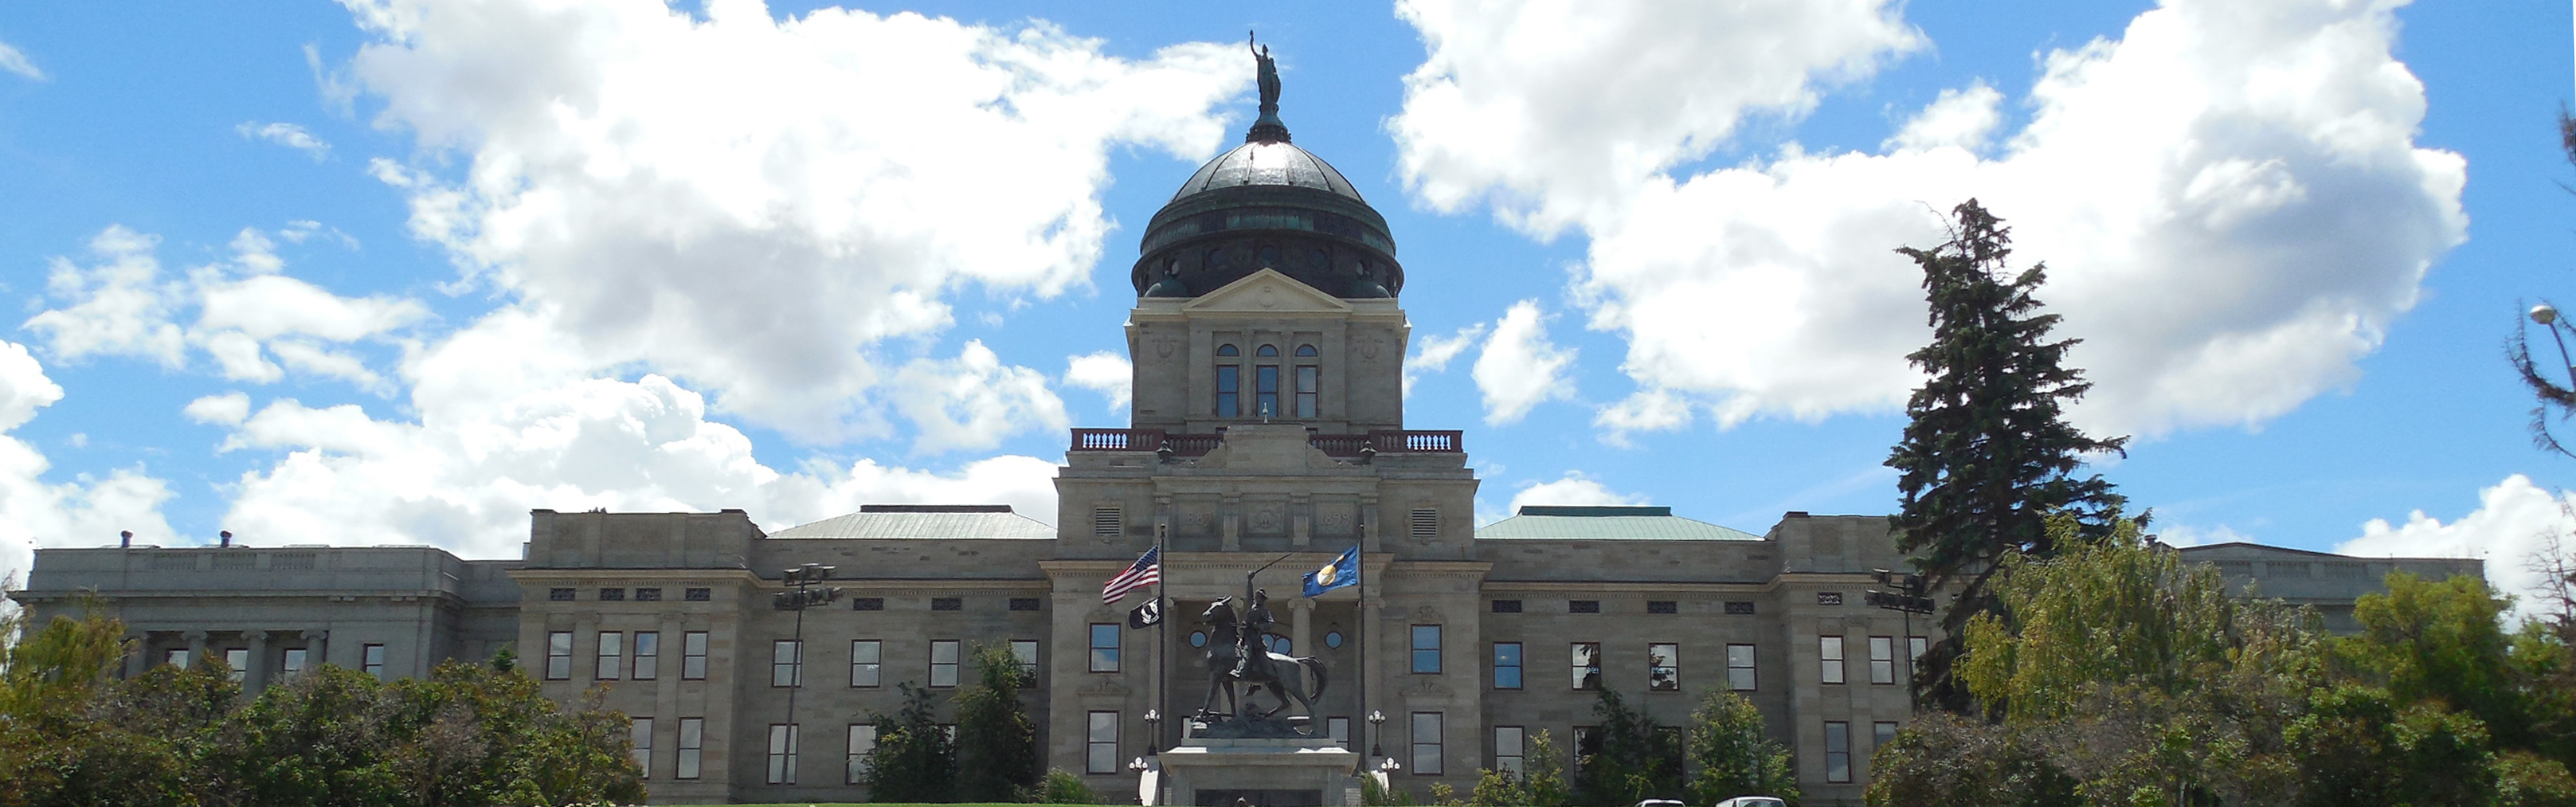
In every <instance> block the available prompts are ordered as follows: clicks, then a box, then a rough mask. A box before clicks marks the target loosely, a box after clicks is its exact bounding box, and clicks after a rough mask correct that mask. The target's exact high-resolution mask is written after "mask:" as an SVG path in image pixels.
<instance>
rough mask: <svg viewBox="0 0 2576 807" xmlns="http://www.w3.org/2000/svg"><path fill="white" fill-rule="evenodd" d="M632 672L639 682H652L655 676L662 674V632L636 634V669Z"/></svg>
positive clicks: (638, 632) (639, 632) (640, 632)
mask: <svg viewBox="0 0 2576 807" xmlns="http://www.w3.org/2000/svg"><path fill="white" fill-rule="evenodd" d="M631 672H632V673H633V677H634V679H635V680H638V681H650V680H653V678H654V676H657V675H661V674H662V633H661V632H660V631H650V630H647V631H637V632H636V633H635V669H634V670H632V671H631Z"/></svg>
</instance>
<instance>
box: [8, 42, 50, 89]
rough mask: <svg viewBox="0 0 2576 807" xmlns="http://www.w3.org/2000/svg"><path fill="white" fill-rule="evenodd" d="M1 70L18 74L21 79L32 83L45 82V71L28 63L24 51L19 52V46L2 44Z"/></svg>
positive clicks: (33, 63) (32, 63)
mask: <svg viewBox="0 0 2576 807" xmlns="http://www.w3.org/2000/svg"><path fill="white" fill-rule="evenodd" d="M0 70H6V71H8V72H11V73H16V74H18V77H19V78H24V79H28V80H32V81H43V80H45V71H43V70H38V69H36V63H35V62H31V61H28V60H27V54H26V53H25V52H24V51H20V50H18V48H17V46H14V45H11V44H9V43H7V42H0Z"/></svg>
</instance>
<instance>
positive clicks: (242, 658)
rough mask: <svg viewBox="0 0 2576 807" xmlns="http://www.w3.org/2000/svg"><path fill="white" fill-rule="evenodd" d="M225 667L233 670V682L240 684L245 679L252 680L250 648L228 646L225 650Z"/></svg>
mask: <svg viewBox="0 0 2576 807" xmlns="http://www.w3.org/2000/svg"><path fill="white" fill-rule="evenodd" d="M224 669H226V670H229V671H231V673H232V677H233V683H236V684H238V683H241V682H243V681H247V680H250V648H247V647H233V648H226V649H225V650H224Z"/></svg>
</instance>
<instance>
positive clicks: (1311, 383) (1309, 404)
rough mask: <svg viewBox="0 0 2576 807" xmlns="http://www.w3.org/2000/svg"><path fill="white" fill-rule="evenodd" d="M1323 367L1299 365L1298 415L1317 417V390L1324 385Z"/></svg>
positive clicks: (1318, 396)
mask: <svg viewBox="0 0 2576 807" xmlns="http://www.w3.org/2000/svg"><path fill="white" fill-rule="evenodd" d="M1323 377H1324V370H1323V368H1320V367H1316V366H1315V365H1312V364H1300V365H1297V416H1298V417H1301V418H1310V417H1315V410H1316V408H1317V407H1316V406H1315V403H1316V400H1317V399H1318V398H1320V397H1321V396H1320V395H1318V394H1317V391H1318V390H1320V389H1321V388H1322V387H1323Z"/></svg>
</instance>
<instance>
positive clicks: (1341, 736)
mask: <svg viewBox="0 0 2576 807" xmlns="http://www.w3.org/2000/svg"><path fill="white" fill-rule="evenodd" d="M1324 736H1326V737H1331V738H1333V742H1334V743H1335V744H1338V745H1340V746H1341V747H1342V750H1344V751H1351V750H1356V749H1353V748H1352V747H1351V719H1350V718H1347V717H1327V718H1324Z"/></svg>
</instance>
